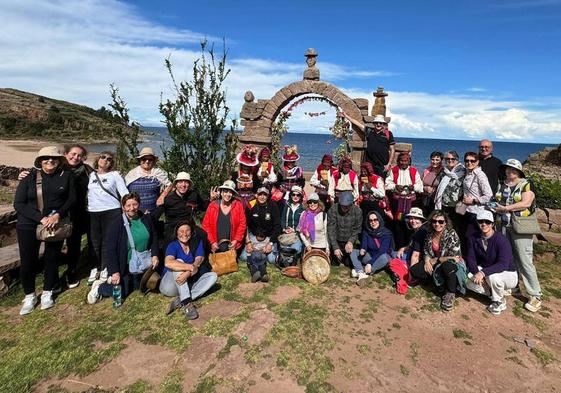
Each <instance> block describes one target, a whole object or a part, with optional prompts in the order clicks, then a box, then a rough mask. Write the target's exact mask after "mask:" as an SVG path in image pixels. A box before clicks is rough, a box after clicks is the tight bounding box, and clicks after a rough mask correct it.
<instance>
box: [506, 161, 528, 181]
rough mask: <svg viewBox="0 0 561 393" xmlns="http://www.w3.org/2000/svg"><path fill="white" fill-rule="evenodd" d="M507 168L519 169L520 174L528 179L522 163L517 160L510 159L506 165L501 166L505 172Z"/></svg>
mask: <svg viewBox="0 0 561 393" xmlns="http://www.w3.org/2000/svg"><path fill="white" fill-rule="evenodd" d="M507 167H509V168H514V169H517V170H518V172H520V176H521V177H526V175H525V174H524V169H523V168H522V163H521V162H520V161H518V160H517V159H515V158H509V159H508V160H506V162H505V163H504V164H502V165H501V170H503V171H504V170H505V169H506V168H507Z"/></svg>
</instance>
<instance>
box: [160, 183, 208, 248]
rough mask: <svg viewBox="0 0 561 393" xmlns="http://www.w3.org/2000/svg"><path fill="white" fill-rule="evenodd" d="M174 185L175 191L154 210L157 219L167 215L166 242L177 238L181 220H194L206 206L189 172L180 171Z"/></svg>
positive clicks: (165, 226)
mask: <svg viewBox="0 0 561 393" xmlns="http://www.w3.org/2000/svg"><path fill="white" fill-rule="evenodd" d="M173 186H174V191H173V192H170V193H169V194H168V195H167V196H166V197H165V198H164V203H163V204H162V205H160V206H158V207H157V208H156V210H155V212H154V217H155V219H156V220H159V219H160V216H161V215H162V214H164V215H165V217H166V223H165V225H164V239H165V241H166V244H167V243H169V242H171V241H172V240H173V239H175V233H174V229H175V225H177V223H178V222H179V221H185V220H193V218H194V216H195V214H196V213H198V212H200V211H203V210H204V209H205V207H206V206H205V205H206V203H205V201H204V200H203V198H202V197H201V195H200V194H199V193H198V191H197V190H195V189H194V188H193V181H192V180H191V175H190V174H189V173H187V172H179V173H178V174H177V176H176V177H175V179H174V180H173Z"/></svg>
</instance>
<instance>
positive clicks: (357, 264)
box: [351, 250, 391, 273]
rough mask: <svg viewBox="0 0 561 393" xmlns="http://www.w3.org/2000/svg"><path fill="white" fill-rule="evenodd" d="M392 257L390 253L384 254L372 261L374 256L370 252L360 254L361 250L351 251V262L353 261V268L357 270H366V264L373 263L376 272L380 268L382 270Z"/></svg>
mask: <svg viewBox="0 0 561 393" xmlns="http://www.w3.org/2000/svg"><path fill="white" fill-rule="evenodd" d="M390 259H391V257H390V256H389V255H388V254H382V255H380V256H379V257H378V258H376V260H375V261H374V262H372V257H371V256H370V254H369V253H366V254H364V255H363V256H360V255H359V250H353V252H352V253H351V262H352V263H353V268H354V269H355V270H356V272H357V273H358V272H364V265H372V272H373V273H375V272H377V271H378V270H382V269H383V268H385V267H386V265H387V264H388V263H389V262H390Z"/></svg>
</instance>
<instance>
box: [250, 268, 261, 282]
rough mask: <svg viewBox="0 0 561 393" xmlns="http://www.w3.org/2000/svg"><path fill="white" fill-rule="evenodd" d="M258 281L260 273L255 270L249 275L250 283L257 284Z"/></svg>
mask: <svg viewBox="0 0 561 393" xmlns="http://www.w3.org/2000/svg"><path fill="white" fill-rule="evenodd" d="M259 280H261V272H260V271H259V270H257V271H256V272H254V273H253V274H252V275H251V282H257V281H259Z"/></svg>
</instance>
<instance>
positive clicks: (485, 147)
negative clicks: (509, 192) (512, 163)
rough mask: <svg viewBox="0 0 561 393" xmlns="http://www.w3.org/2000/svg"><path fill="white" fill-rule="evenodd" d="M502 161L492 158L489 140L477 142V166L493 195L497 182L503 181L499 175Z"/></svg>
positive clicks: (491, 147)
mask: <svg viewBox="0 0 561 393" xmlns="http://www.w3.org/2000/svg"><path fill="white" fill-rule="evenodd" d="M502 163H503V162H502V161H501V160H499V159H498V158H497V157H495V156H493V142H491V141H490V140H489V139H483V140H481V142H479V166H480V167H481V170H482V171H483V173H485V174H486V175H487V179H489V185H490V186H491V191H493V195H495V192H497V187H498V186H499V180H503V179H504V176H503V175H502V174H501V173H500V167H501V165H502Z"/></svg>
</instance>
